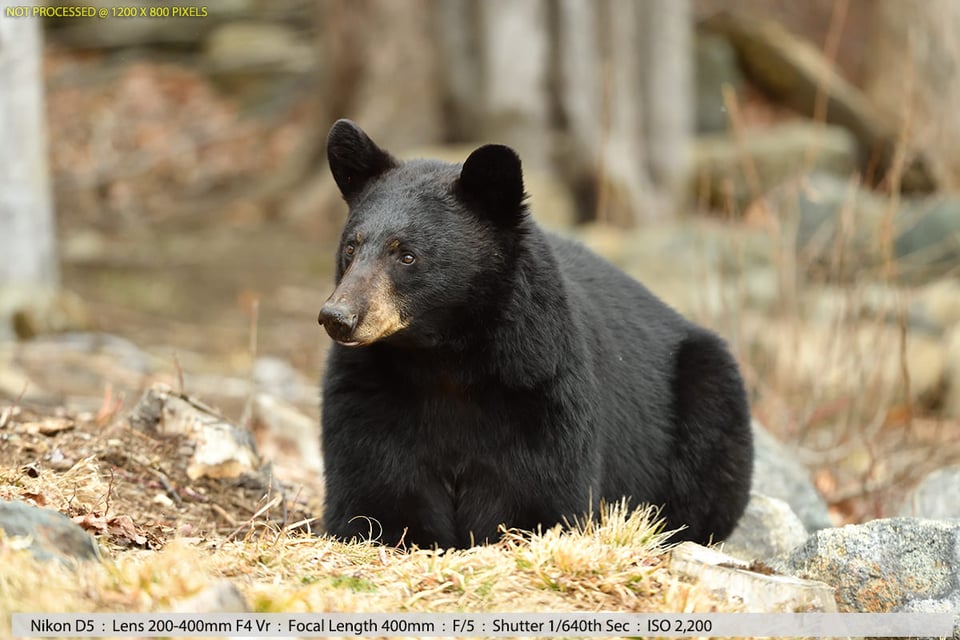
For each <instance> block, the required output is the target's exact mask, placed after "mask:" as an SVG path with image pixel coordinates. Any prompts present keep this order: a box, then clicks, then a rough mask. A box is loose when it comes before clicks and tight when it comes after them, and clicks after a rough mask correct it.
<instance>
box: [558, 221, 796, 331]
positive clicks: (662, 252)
mask: <svg viewBox="0 0 960 640" xmlns="http://www.w3.org/2000/svg"><path fill="white" fill-rule="evenodd" d="M572 235H573V236H574V237H576V238H577V239H578V240H580V241H582V242H583V243H584V244H586V245H587V246H588V247H590V248H591V249H592V250H594V251H596V252H597V253H599V254H600V255H602V256H604V257H606V258H607V259H608V260H610V261H612V262H613V263H614V264H616V265H618V266H620V267H621V268H622V269H624V270H625V271H626V272H627V273H629V274H630V275H631V276H633V277H635V278H637V279H638V280H640V281H641V282H643V283H645V284H646V285H647V286H648V287H650V289H651V290H652V291H653V292H654V293H656V294H657V295H658V296H660V297H661V298H663V299H664V300H665V301H666V302H667V303H668V304H670V305H671V306H673V307H675V308H677V309H678V310H680V311H681V312H684V313H687V314H690V315H693V316H695V317H697V318H698V319H701V320H704V321H713V320H716V321H718V322H719V321H723V320H729V319H730V318H731V316H732V314H730V309H731V308H741V307H749V308H758V309H771V308H773V307H774V305H776V304H777V297H778V291H777V287H778V283H777V274H776V271H775V270H774V269H773V267H772V264H771V263H772V247H771V242H770V234H769V233H768V232H766V231H762V230H757V229H751V228H745V227H743V226H742V225H738V224H725V223H719V222H715V221H705V220H697V221H696V222H692V221H689V220H686V221H683V220H681V221H671V222H668V223H660V224H655V225H649V226H644V227H643V228H640V229H636V230H624V229H617V228H614V227H611V226H608V225H602V224H589V225H583V226H581V227H578V228H577V229H576V230H575V232H574V233H573V234H572ZM731 330H732V329H731ZM724 332H725V333H727V332H728V331H727V328H726V327H724Z"/></svg>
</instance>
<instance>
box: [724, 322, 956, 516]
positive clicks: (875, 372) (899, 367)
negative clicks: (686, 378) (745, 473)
mask: <svg viewBox="0 0 960 640" xmlns="http://www.w3.org/2000/svg"><path fill="white" fill-rule="evenodd" d="M743 333H744V335H746V336H749V338H750V343H749V345H748V347H747V348H748V350H749V352H750V353H751V359H752V361H753V362H755V363H760V364H761V365H762V367H763V369H764V371H767V372H769V374H770V375H772V376H775V377H776V379H778V380H782V381H785V382H786V383H788V385H789V386H790V387H791V388H792V389H793V391H795V392H800V393H807V394H810V393H813V394H814V395H815V397H818V398H820V401H821V402H830V401H832V400H836V399H840V398H853V397H858V398H863V397H870V398H883V399H885V401H888V400H890V399H894V400H899V401H903V400H906V398H905V397H904V390H905V386H904V377H903V364H904V362H903V361H902V358H901V353H900V346H899V345H900V341H901V331H900V328H899V327H898V326H896V325H895V324H893V323H890V324H885V323H878V322H876V321H871V320H862V321H860V320H857V319H847V318H845V319H843V321H842V322H836V323H834V324H827V323H825V324H814V323H798V322H796V321H795V320H793V319H786V320H783V319H777V318H764V317H758V316H745V317H744V319H743ZM878 345H891V347H892V348H877V347H878ZM904 352H905V356H906V357H905V361H906V367H907V370H908V371H909V373H910V385H909V391H910V401H911V402H913V403H915V404H917V405H920V406H929V407H936V406H938V405H941V404H942V403H943V399H944V389H945V388H946V386H947V383H948V378H947V364H948V363H947V356H946V352H945V350H944V344H943V340H942V339H941V338H940V337H939V336H936V335H930V334H928V333H924V332H918V331H910V332H907V334H906V348H905V350H904ZM777 497H779V496H777Z"/></svg>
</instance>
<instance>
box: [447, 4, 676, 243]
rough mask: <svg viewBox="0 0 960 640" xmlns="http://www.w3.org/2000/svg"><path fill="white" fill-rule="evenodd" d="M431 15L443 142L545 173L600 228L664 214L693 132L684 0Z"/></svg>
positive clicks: (471, 8) (464, 8)
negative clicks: (572, 194)
mask: <svg viewBox="0 0 960 640" xmlns="http://www.w3.org/2000/svg"><path fill="white" fill-rule="evenodd" d="M435 6H436V7H437V8H438V15H437V20H438V24H439V32H440V35H441V48H442V50H443V52H444V55H443V64H444V69H443V72H442V76H443V78H444V81H445V82H444V84H445V91H446V100H447V114H448V116H449V121H450V122H451V123H452V125H453V126H452V128H453V137H455V138H469V137H475V138H476V137H482V138H485V139H497V140H499V141H501V142H506V143H508V144H511V145H513V146H516V147H517V149H518V150H519V151H520V153H521V155H522V156H523V158H524V162H525V163H526V164H528V165H533V166H542V165H547V164H551V163H552V164H553V165H554V166H555V167H556V168H557V169H559V171H560V173H561V174H562V175H563V176H564V178H565V179H566V180H567V181H568V182H569V183H570V184H571V185H572V186H573V187H574V189H575V191H576V192H577V195H578V199H579V201H580V206H581V208H582V209H583V210H585V211H588V212H590V213H595V214H596V215H597V216H598V217H600V218H603V219H606V220H608V221H611V222H614V223H617V224H622V225H631V224H633V223H635V222H637V221H640V220H650V219H655V218H659V217H663V216H664V215H668V214H670V213H672V210H673V209H675V205H676V204H677V202H678V201H677V197H678V195H679V194H680V193H681V191H682V189H683V188H684V187H685V186H686V179H687V175H688V171H689V153H690V151H689V146H690V136H691V135H692V126H693V125H692V115H691V111H690V103H691V95H690V94H691V92H692V69H691V52H690V45H691V42H690V41H691V30H692V24H691V16H690V2H689V0H644V1H643V2H636V1H635V0H514V1H511V2H506V1H501V0H496V1H492V0H491V1H484V2H477V1H476V0H449V1H442V0H441V1H439V2H438V4H436V5H435ZM445 34H451V35H450V36H449V37H444V35H445Z"/></svg>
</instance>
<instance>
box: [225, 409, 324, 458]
mask: <svg viewBox="0 0 960 640" xmlns="http://www.w3.org/2000/svg"><path fill="white" fill-rule="evenodd" d="M240 422H241V424H245V425H247V426H248V427H249V428H250V430H251V431H252V432H253V433H258V434H260V435H259V437H258V442H259V443H260V447H259V449H260V450H261V451H262V452H263V453H264V455H265V457H267V458H269V459H271V460H276V459H277V457H278V456H276V455H273V454H271V450H280V451H286V452H288V453H294V454H296V455H297V456H298V457H299V458H300V460H301V463H302V464H303V465H304V466H305V467H306V468H307V469H309V470H310V471H311V472H312V473H322V471H323V458H322V457H321V455H320V422H319V421H318V420H315V419H313V418H311V417H309V416H307V415H304V414H303V413H301V412H300V411H299V410H298V409H297V408H296V407H294V406H293V405H291V404H289V403H287V402H284V401H283V400H279V399H277V398H274V397H272V396H270V395H268V394H265V393H258V394H256V395H255V396H254V397H253V398H252V399H251V401H250V403H249V404H248V405H247V408H246V410H245V411H244V416H243V418H242V419H241V420H240Z"/></svg>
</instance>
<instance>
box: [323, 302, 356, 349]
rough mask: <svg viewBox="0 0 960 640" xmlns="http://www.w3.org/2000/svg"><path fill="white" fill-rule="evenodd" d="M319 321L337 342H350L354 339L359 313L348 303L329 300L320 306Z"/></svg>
mask: <svg viewBox="0 0 960 640" xmlns="http://www.w3.org/2000/svg"><path fill="white" fill-rule="evenodd" d="M317 321H318V322H319V323H320V324H322V325H323V328H324V329H326V330H327V333H328V334H329V335H330V337H331V338H333V339H334V340H336V341H337V342H339V343H341V344H350V343H351V342H352V341H353V332H354V331H355V330H356V329H357V314H356V313H355V312H354V311H353V310H352V309H350V308H349V307H348V306H347V305H345V304H343V303H337V302H331V301H329V300H328V301H327V302H326V303H325V304H324V305H323V306H322V307H321V308H320V315H319V316H317Z"/></svg>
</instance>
